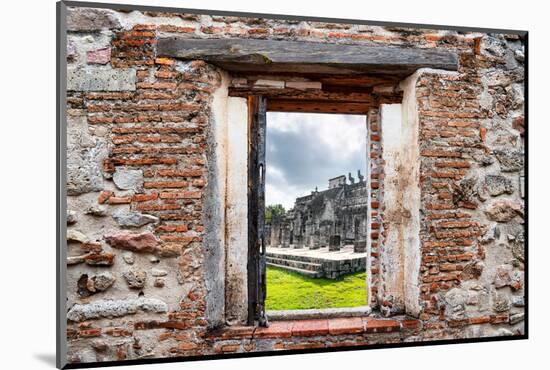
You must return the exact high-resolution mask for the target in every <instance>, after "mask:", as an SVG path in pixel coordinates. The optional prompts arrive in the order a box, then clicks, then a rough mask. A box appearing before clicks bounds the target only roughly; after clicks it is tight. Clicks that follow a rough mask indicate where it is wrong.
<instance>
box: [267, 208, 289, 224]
mask: <svg viewBox="0 0 550 370" xmlns="http://www.w3.org/2000/svg"><path fill="white" fill-rule="evenodd" d="M285 214H286V211H285V207H283V205H282V204H270V205H269V206H267V207H265V222H266V223H270V222H271V218H272V217H282V216H284V215H285Z"/></svg>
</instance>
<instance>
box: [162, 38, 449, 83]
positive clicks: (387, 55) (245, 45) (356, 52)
mask: <svg viewBox="0 0 550 370" xmlns="http://www.w3.org/2000/svg"><path fill="white" fill-rule="evenodd" d="M157 54H158V55H159V56H166V57H173V58H179V59H186V60H193V59H202V60H205V61H207V62H210V63H212V64H215V65H218V66H220V67H221V68H224V69H226V70H228V71H233V72H235V71H237V72H244V71H246V72H253V71H257V72H269V73H283V72H286V73H288V72H293V73H303V74H308V73H323V74H361V73H385V74H388V73H391V74H399V75H406V74H410V73H412V72H414V71H415V70H417V69H419V68H423V67H430V68H437V69H446V70H457V69H458V57H457V54H456V53H454V52H452V51H449V50H441V49H421V48H413V47H392V46H377V45H374V46H373V45H343V44H329V43H318V42H300V41H282V40H250V39H189V38H182V37H166V38H160V39H159V40H158V44H157Z"/></svg>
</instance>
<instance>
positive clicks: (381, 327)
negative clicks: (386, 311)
mask: <svg viewBox="0 0 550 370" xmlns="http://www.w3.org/2000/svg"><path fill="white" fill-rule="evenodd" d="M365 321H366V329H365V331H366V332H367V333H389V332H393V331H399V330H400V329H401V325H400V324H399V322H398V321H396V320H379V319H365Z"/></svg>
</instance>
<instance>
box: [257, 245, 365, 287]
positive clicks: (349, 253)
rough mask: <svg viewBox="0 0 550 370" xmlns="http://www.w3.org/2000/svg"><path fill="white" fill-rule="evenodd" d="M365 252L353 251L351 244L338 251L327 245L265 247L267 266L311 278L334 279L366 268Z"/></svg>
mask: <svg viewBox="0 0 550 370" xmlns="http://www.w3.org/2000/svg"><path fill="white" fill-rule="evenodd" d="M366 257H367V254H366V253H354V252H353V245H351V244H350V245H346V246H343V247H342V248H341V249H340V250H339V251H329V250H328V247H323V248H319V249H308V248H298V249H295V248H272V247H268V248H267V254H266V263H267V265H268V266H275V267H280V268H283V269H285V270H289V271H294V272H297V273H299V274H302V275H306V276H309V277H313V278H319V277H325V278H328V279H336V278H337V277H339V276H342V275H345V274H349V273H352V272H357V271H365V270H366Z"/></svg>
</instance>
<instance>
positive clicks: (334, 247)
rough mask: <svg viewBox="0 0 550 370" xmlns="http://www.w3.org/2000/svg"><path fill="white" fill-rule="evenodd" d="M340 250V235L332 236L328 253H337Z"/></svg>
mask: <svg viewBox="0 0 550 370" xmlns="http://www.w3.org/2000/svg"><path fill="white" fill-rule="evenodd" d="M339 250H340V235H331V236H330V237H329V241H328V251H329V252H335V251H339Z"/></svg>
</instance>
